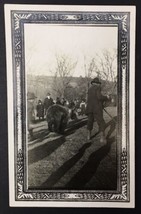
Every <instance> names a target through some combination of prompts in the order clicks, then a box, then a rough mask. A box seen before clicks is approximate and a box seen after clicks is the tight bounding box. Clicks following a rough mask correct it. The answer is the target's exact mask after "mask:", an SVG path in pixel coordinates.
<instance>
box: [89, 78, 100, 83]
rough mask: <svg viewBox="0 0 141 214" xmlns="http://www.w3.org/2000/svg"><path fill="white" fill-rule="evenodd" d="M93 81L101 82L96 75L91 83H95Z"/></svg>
mask: <svg viewBox="0 0 141 214" xmlns="http://www.w3.org/2000/svg"><path fill="white" fill-rule="evenodd" d="M93 83H97V84H101V82H100V81H99V78H98V77H95V78H94V79H93V80H92V81H91V84H93Z"/></svg>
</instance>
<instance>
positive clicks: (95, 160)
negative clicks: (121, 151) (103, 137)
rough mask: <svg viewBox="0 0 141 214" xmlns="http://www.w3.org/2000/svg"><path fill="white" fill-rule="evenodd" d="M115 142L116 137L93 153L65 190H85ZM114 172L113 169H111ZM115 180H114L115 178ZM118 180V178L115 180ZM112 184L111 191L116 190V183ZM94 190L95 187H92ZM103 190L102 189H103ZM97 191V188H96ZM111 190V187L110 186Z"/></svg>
mask: <svg viewBox="0 0 141 214" xmlns="http://www.w3.org/2000/svg"><path fill="white" fill-rule="evenodd" d="M114 141H115V137H112V138H109V139H108V140H107V144H106V145H104V146H102V147H101V148H100V149H98V150H97V151H96V152H93V153H92V154H91V155H90V157H89V159H88V161H87V163H86V164H85V165H84V166H83V167H82V168H81V169H80V170H79V171H78V172H77V173H76V174H75V175H74V177H72V178H71V180H70V181H69V182H68V183H67V184H66V186H65V188H63V189H67V190H71V189H73V190H80V189H82V190H83V189H85V185H86V184H87V183H88V182H89V181H90V179H91V178H92V177H93V176H94V175H95V173H96V171H97V168H98V167H99V165H100V162H101V161H102V160H103V159H104V158H105V157H106V156H107V155H108V153H109V151H110V148H111V144H112V143H113V142H114ZM111 170H112V169H111ZM113 180H114V178H113ZM115 180H116V178H115ZM115 180H114V181H113V182H114V183H112V184H111V188H110V189H111V190H112V189H116V185H117V184H116V182H115ZM92 189H93V187H92ZM101 189H102V187H101ZM95 190H96V188H95ZM108 190H109V186H108Z"/></svg>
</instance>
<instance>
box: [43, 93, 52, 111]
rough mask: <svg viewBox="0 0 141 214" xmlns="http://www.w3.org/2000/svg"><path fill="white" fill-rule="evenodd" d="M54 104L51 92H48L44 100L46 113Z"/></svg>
mask: <svg viewBox="0 0 141 214" xmlns="http://www.w3.org/2000/svg"><path fill="white" fill-rule="evenodd" d="M53 104H54V102H53V99H52V98H51V96H50V93H48V94H47V97H46V98H45V100H44V108H45V115H46V112H47V110H48V108H49V107H50V106H51V105H53Z"/></svg>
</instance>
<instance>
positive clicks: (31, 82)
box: [27, 75, 117, 101]
mask: <svg viewBox="0 0 141 214" xmlns="http://www.w3.org/2000/svg"><path fill="white" fill-rule="evenodd" d="M70 78H71V79H70ZM68 80H69V81H68ZM91 80H92V79H91V78H89V79H88V78H87V79H86V78H85V77H82V76H80V77H66V78H65V80H63V81H66V82H67V81H68V82H69V83H68V84H67V85H66V86H65V88H64V89H63V97H64V98H65V99H67V100H69V101H70V100H74V99H86V96H87V90H88V87H89V86H90V83H91ZM56 82H57V83H58V90H57V88H56V87H54V83H56ZM101 82H102V92H103V93H104V94H110V93H114V94H116V93H117V92H116V87H115V82H112V81H105V80H101ZM61 83H62V80H61V79H60V77H56V79H55V80H54V77H53V76H34V75H27V92H34V94H35V95H36V97H37V99H41V100H44V98H45V97H46V95H47V93H48V92H49V93H50V94H51V96H52V98H53V99H56V97H60V98H61V97H62V94H60V92H59V87H61Z"/></svg>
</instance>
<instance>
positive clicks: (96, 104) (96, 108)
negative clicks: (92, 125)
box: [86, 84, 108, 114]
mask: <svg viewBox="0 0 141 214" xmlns="http://www.w3.org/2000/svg"><path fill="white" fill-rule="evenodd" d="M107 100H108V98H107V97H106V96H103V95H102V94H101V86H100V84H92V85H91V87H90V88H89V90H88V99H87V107H86V114H89V113H94V114H99V113H100V114H101V113H102V111H103V102H104V101H107Z"/></svg>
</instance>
